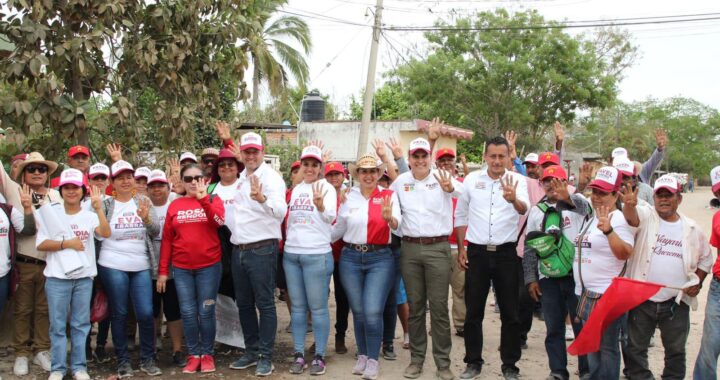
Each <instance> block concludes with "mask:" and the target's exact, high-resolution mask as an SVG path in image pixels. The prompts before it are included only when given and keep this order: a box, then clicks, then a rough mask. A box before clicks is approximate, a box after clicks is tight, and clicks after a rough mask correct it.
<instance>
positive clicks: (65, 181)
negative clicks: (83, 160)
mask: <svg viewBox="0 0 720 380" xmlns="http://www.w3.org/2000/svg"><path fill="white" fill-rule="evenodd" d="M83 182H84V181H83V174H82V172H81V171H80V170H77V169H65V170H63V171H62V173H60V182H59V184H58V187H62V186H64V185H75V186H78V187H82V186H83Z"/></svg>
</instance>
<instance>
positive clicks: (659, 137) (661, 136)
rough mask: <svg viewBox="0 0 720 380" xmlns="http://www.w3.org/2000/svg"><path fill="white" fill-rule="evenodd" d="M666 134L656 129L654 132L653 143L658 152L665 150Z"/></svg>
mask: <svg viewBox="0 0 720 380" xmlns="http://www.w3.org/2000/svg"><path fill="white" fill-rule="evenodd" d="M667 141H668V138H667V134H666V133H665V131H664V130H662V129H656V130H655V143H656V144H657V148H658V150H663V149H665V145H667Z"/></svg>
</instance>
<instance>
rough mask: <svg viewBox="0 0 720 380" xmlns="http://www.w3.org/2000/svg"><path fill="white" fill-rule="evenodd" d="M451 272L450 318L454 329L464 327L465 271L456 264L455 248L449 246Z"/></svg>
mask: <svg viewBox="0 0 720 380" xmlns="http://www.w3.org/2000/svg"><path fill="white" fill-rule="evenodd" d="M450 252H451V253H452V274H451V275H450V287H451V288H452V301H453V302H452V319H453V326H455V329H456V330H463V329H464V328H465V271H463V270H461V268H460V266H459V265H458V261H457V258H458V251H457V248H451V250H450Z"/></svg>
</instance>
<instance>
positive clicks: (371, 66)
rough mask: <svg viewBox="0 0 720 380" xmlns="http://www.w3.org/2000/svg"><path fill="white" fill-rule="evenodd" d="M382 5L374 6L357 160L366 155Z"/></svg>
mask: <svg viewBox="0 0 720 380" xmlns="http://www.w3.org/2000/svg"><path fill="white" fill-rule="evenodd" d="M382 5H383V0H377V3H376V4H375V25H374V26H373V36H372V43H371V44H370V62H369V63H368V74H367V82H366V83H365V99H364V102H363V113H362V123H361V124H360V141H359V142H358V150H357V157H358V158H360V156H362V155H363V154H365V153H367V152H365V149H367V146H368V140H369V134H370V116H371V113H372V104H373V97H374V96H375V68H376V66H377V54H378V44H379V43H380V32H381V29H380V26H381V23H382Z"/></svg>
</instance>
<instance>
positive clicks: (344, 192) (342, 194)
mask: <svg viewBox="0 0 720 380" xmlns="http://www.w3.org/2000/svg"><path fill="white" fill-rule="evenodd" d="M350 191H352V187H350V186H348V187H346V188H345V189H343V190H342V191H340V193H338V196H339V197H340V203H345V201H346V200H347V197H348V195H349V194H350Z"/></svg>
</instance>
